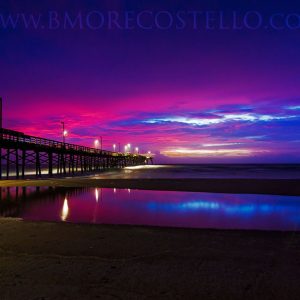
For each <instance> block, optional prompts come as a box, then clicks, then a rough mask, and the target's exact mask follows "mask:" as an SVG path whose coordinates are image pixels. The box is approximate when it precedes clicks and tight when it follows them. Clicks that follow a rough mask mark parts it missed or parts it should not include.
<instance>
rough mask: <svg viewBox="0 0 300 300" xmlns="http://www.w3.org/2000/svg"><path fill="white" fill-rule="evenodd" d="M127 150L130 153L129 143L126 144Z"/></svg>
mask: <svg viewBox="0 0 300 300" xmlns="http://www.w3.org/2000/svg"><path fill="white" fill-rule="evenodd" d="M127 148H128V152H129V153H130V148H131V144H127Z"/></svg>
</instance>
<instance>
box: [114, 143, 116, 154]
mask: <svg viewBox="0 0 300 300" xmlns="http://www.w3.org/2000/svg"><path fill="white" fill-rule="evenodd" d="M113 149H114V152H116V144H113Z"/></svg>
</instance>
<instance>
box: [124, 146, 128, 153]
mask: <svg viewBox="0 0 300 300" xmlns="http://www.w3.org/2000/svg"><path fill="white" fill-rule="evenodd" d="M127 148H128V146H127V145H125V146H124V150H125V153H126V152H127Z"/></svg>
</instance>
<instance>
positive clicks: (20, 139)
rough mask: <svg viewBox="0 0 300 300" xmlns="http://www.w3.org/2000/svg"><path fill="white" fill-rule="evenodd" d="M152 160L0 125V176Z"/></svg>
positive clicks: (75, 171)
mask: <svg viewBox="0 0 300 300" xmlns="http://www.w3.org/2000/svg"><path fill="white" fill-rule="evenodd" d="M1 123H2V122H1ZM152 162H153V160H152V157H151V156H150V155H142V154H132V153H121V152H111V151H106V150H99V149H96V148H90V147H84V146H79V145H74V144H69V143H64V142H58V141H54V140H49V139H45V138H40V137H34V136H30V135H26V134H24V133H22V132H18V131H13V130H9V129H4V128H1V127H0V179H2V178H6V179H9V178H10V177H12V176H13V177H16V178H17V179H18V178H20V177H21V178H25V176H26V175H27V174H28V171H29V170H32V169H33V170H34V171H33V174H31V175H35V176H37V177H41V176H42V170H46V172H45V175H47V176H53V175H55V174H57V175H69V176H72V175H76V174H85V173H88V172H97V171H103V170H107V169H110V168H124V167H126V166H136V165H144V164H149V163H152ZM3 173H4V174H3Z"/></svg>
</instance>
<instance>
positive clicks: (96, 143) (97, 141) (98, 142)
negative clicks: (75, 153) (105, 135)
mask: <svg viewBox="0 0 300 300" xmlns="http://www.w3.org/2000/svg"><path fill="white" fill-rule="evenodd" d="M94 144H95V148H96V149H98V148H99V145H100V150H102V136H100V141H99V140H98V139H97V140H95V142H94Z"/></svg>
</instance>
